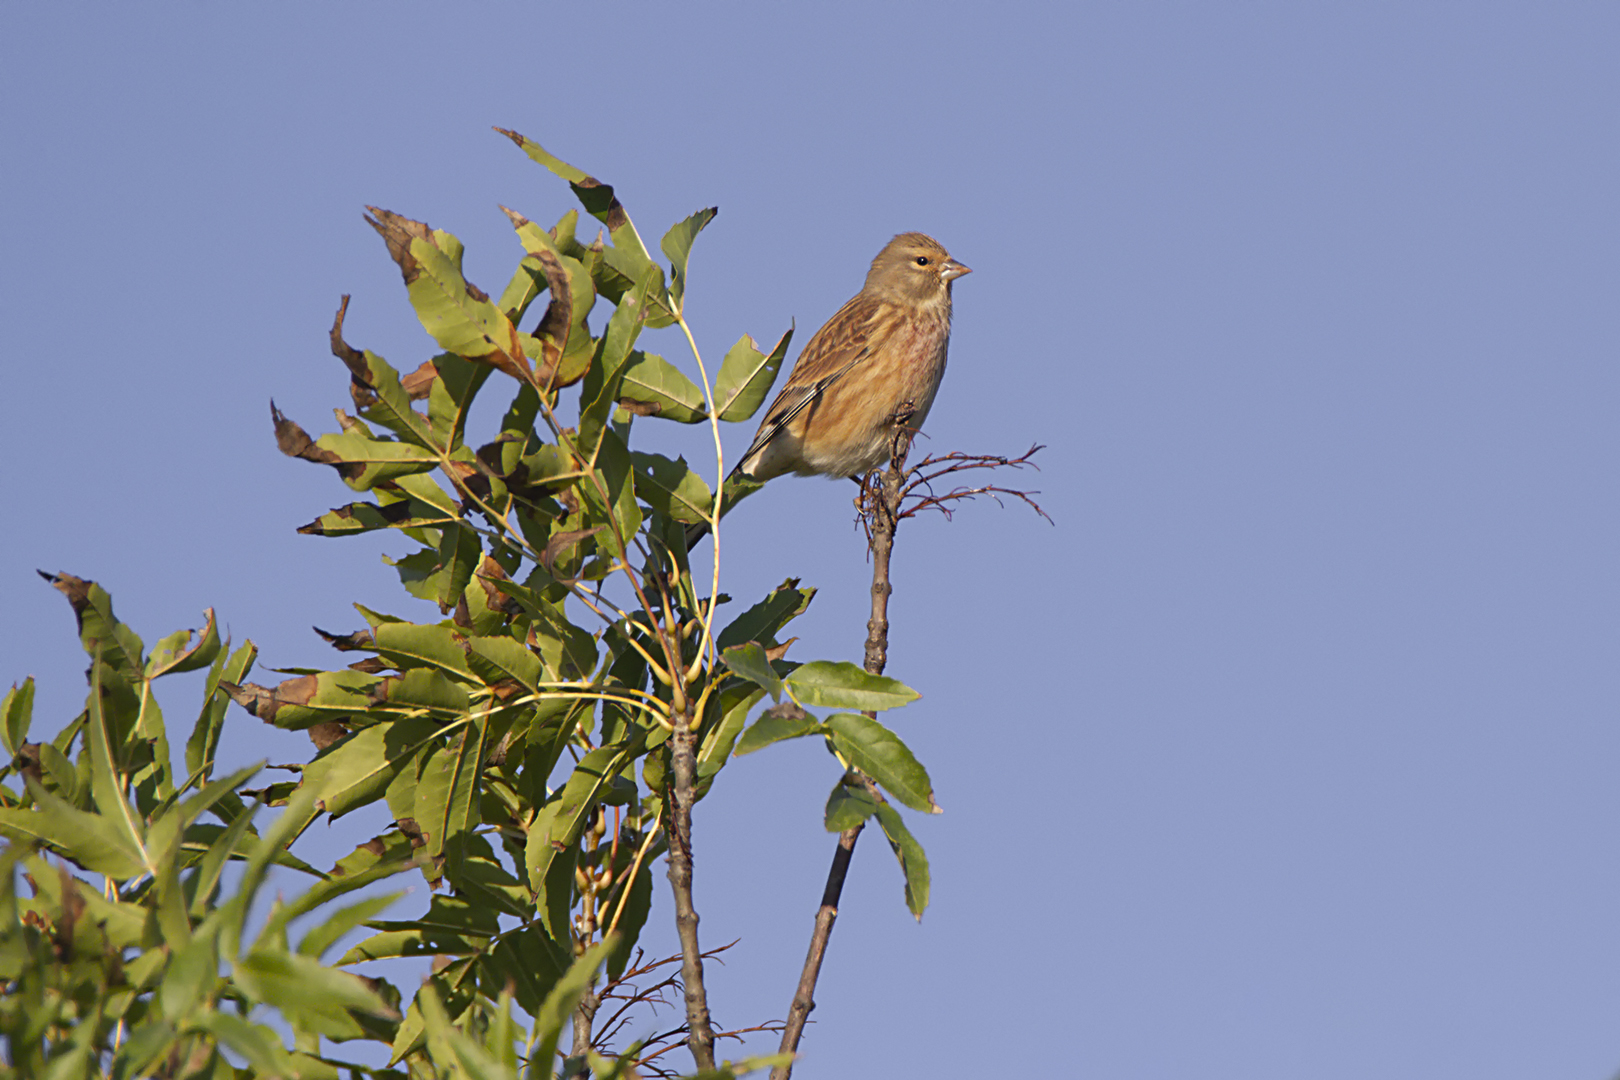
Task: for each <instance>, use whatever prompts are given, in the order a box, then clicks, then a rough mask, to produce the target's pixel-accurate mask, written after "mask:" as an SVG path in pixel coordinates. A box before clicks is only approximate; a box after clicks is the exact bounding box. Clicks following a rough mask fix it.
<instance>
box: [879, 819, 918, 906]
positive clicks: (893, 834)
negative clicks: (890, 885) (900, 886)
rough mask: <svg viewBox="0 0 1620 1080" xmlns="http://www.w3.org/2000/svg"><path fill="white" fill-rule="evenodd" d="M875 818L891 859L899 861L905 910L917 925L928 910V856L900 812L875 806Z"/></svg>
mask: <svg viewBox="0 0 1620 1080" xmlns="http://www.w3.org/2000/svg"><path fill="white" fill-rule="evenodd" d="M877 819H878V824H879V825H881V826H882V827H883V835H884V836H886V837H888V838H889V847H890V848H892V849H893V850H894V857H895V858H897V859H899V860H900V872H901V873H902V874H904V875H905V879H906V907H907V908H908V909H909V910H910V911H911V914H912V915H914V916H916V918H917V920H918V921H919V922H921V921H922V915H923V911H924V909H926V908H927V907H928V890H929V879H928V856H927V855H925V854H924V853H923V849H922V845H921V844H919V843H917V838H916V837H914V836H912V835H911V830H910V829H907V828H906V823H905V822H904V821H902V820H901V818H900V811H898V810H896V809H895V808H894V807H892V806H887V805H879V806H878V808H877Z"/></svg>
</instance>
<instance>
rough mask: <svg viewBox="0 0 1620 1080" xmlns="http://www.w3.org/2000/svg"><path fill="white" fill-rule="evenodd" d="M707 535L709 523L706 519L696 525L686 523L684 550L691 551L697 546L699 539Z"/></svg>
mask: <svg viewBox="0 0 1620 1080" xmlns="http://www.w3.org/2000/svg"><path fill="white" fill-rule="evenodd" d="M708 535H709V523H708V522H707V521H700V522H698V523H697V524H696V525H688V526H687V527H686V550H687V551H691V550H692V548H694V547H695V546H697V542H698V541H699V540H701V539H703V538H704V537H705V536H708Z"/></svg>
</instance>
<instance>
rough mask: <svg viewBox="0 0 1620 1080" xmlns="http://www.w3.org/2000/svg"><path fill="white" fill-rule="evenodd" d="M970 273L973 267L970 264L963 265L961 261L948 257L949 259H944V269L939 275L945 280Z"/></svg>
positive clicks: (951, 279)
mask: <svg viewBox="0 0 1620 1080" xmlns="http://www.w3.org/2000/svg"><path fill="white" fill-rule="evenodd" d="M971 273H973V267H971V266H963V265H962V264H961V263H959V262H957V261H956V260H955V259H950V260H947V261H946V263H945V269H944V271H943V272H941V274H940V277H942V278H944V279H945V280H946V281H955V280H956V279H957V278H959V277H961V276H962V275H963V274H971Z"/></svg>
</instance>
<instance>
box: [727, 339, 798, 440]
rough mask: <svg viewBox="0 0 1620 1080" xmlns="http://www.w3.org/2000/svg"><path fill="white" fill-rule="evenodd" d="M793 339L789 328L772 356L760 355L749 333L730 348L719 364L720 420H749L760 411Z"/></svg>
mask: <svg viewBox="0 0 1620 1080" xmlns="http://www.w3.org/2000/svg"><path fill="white" fill-rule="evenodd" d="M792 340H793V331H792V330H791V329H790V330H789V331H788V332H787V333H785V334H783V335H782V339H781V340H780V341H778V342H777V343H776V347H775V348H774V349H772V350H771V352H770V355H769V356H767V355H765V354H764V353H762V352H760V351H759V347H758V346H757V345H755V344H754V339H753V338H751V337H749V336H748V335H747V334H744V335H743V337H742V339H741V340H740V341H738V342H737V344H735V345H733V346H732V347H731V351H730V352H728V353H726V358H725V360H724V361H723V362H722V363H721V365H720V374H718V375H716V376H715V379H714V410H715V412H716V413H717V414H718V415H719V417H720V419H722V420H731V421H738V420H747V419H748V418H749V417H751V416H753V415H754V413H755V412H757V411H758V410H759V407H760V406H761V405H763V404H764V403H765V395H766V394H768V393H770V391H771V385H772V384H773V383H775V382H776V372H777V369H779V368H780V367H781V366H782V358H783V357H785V356H786V355H787V349H788V342H790V341H792Z"/></svg>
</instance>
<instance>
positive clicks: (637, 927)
mask: <svg viewBox="0 0 1620 1080" xmlns="http://www.w3.org/2000/svg"><path fill="white" fill-rule="evenodd" d="M635 857H636V853H635V848H634V845H631V844H622V845H621V846H620V850H619V858H618V860H617V861H616V862H615V864H614V877H615V879H617V880H622V879H623V877H624V875H626V874H628V873H629V872H630V865H631V864H632V863H633V862H634V861H635ZM656 857H657V853H656V852H648V857H647V858H645V859H643V860H642V863H641V866H640V867H639V868H638V869H637V870H636V876H635V879H634V880H633V881H631V882H630V884H629V886H628V888H629V895H628V896H627V897H626V898H625V900H624V913H623V914H622V915H620V916H619V922H618V926H617V927H616V928H615V930H616V933H617V937H618V939H619V947H618V948H617V949H615V950H613V955H612V956H610V957H609V958H608V962H607V973H608V978H609V979H617V978H618V977H619V976H621V975H623V974H624V969H625V967H626V966H628V964H629V962H630V956H631V954H632V953H633V952H634V951H635V944H636V942H637V941H638V940H639V939H640V937H641V928H642V927H643V926H645V925H646V924H647V916H648V915H649V914H650V913H651V912H652V897H653V876H652V861H653V859H654V858H656ZM613 902H614V906H615V907H617V905H618V899H617V898H616V897H615V898H614V901H613ZM607 918H608V916H606V915H604V916H603V922H604V923H605V922H606V921H607Z"/></svg>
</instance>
